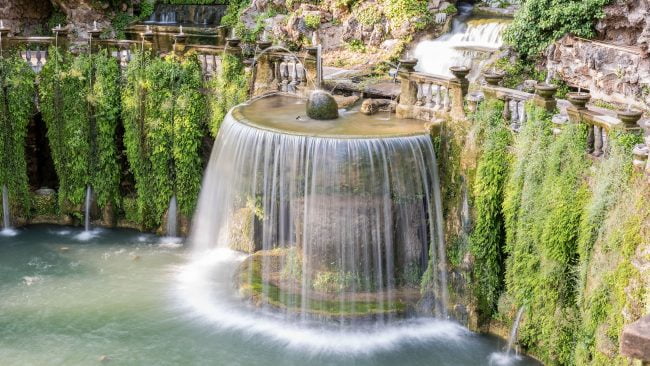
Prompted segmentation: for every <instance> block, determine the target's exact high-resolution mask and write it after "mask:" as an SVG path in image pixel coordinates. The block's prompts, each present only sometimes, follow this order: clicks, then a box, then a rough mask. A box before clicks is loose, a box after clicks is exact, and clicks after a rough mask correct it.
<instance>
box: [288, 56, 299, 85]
mask: <svg viewBox="0 0 650 366" xmlns="http://www.w3.org/2000/svg"><path fill="white" fill-rule="evenodd" d="M296 65H297V62H296V60H292V61H291V63H290V64H289V91H290V92H291V93H295V92H296V86H297V85H298V71H297V69H296Z"/></svg>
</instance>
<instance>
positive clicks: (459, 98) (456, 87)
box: [449, 66, 470, 119]
mask: <svg viewBox="0 0 650 366" xmlns="http://www.w3.org/2000/svg"><path fill="white" fill-rule="evenodd" d="M449 71H451V73H452V74H453V75H454V79H452V80H451V81H450V82H449V91H450V95H451V117H452V118H454V119H463V118H465V96H466V95H467V93H468V92H469V80H467V75H468V74H469V72H470V69H469V68H467V67H464V66H455V67H450V68H449Z"/></svg>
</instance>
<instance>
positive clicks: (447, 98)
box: [443, 86, 451, 112]
mask: <svg viewBox="0 0 650 366" xmlns="http://www.w3.org/2000/svg"><path fill="white" fill-rule="evenodd" d="M443 91H444V93H445V94H444V96H445V99H444V102H443V103H444V107H445V112H451V95H450V94H449V93H450V92H449V88H448V87H446V86H445V87H443Z"/></svg>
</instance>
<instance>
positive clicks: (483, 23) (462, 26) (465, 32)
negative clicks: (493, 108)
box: [413, 4, 508, 79]
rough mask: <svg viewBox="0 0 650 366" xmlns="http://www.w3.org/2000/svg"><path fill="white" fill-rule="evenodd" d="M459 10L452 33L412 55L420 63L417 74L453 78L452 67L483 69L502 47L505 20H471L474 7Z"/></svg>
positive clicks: (423, 42)
mask: <svg viewBox="0 0 650 366" xmlns="http://www.w3.org/2000/svg"><path fill="white" fill-rule="evenodd" d="M459 8H460V15H459V16H458V17H457V18H455V19H454V21H453V24H452V29H451V32H449V33H447V34H444V35H442V36H440V37H438V38H437V39H435V40H428V41H422V42H420V43H418V44H417V46H415V49H414V50H413V54H414V56H415V58H417V59H418V65H417V67H416V69H417V71H421V72H425V73H428V74H434V75H442V76H452V75H451V73H450V72H449V68H450V67H452V66H468V67H469V66H471V67H472V69H473V70H474V69H479V67H476V66H481V63H482V62H484V61H485V60H486V59H487V58H488V57H489V55H490V54H491V53H492V52H494V51H496V50H497V49H499V48H500V47H501V46H502V44H503V41H502V38H501V35H502V33H503V31H504V30H505V28H506V26H507V24H508V22H507V21H506V20H504V19H501V18H493V19H489V18H488V19H485V18H483V19H472V18H471V17H470V16H471V13H472V6H471V5H467V4H463V5H460V6H459ZM477 63H478V65H477ZM470 79H472V75H470Z"/></svg>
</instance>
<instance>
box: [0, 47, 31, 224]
mask: <svg viewBox="0 0 650 366" xmlns="http://www.w3.org/2000/svg"><path fill="white" fill-rule="evenodd" d="M34 79H35V75H34V72H33V71H32V69H31V68H30V67H29V65H27V63H26V62H25V61H23V59H22V58H21V57H20V56H19V55H17V54H12V55H9V56H8V57H0V88H1V89H0V97H1V98H2V100H1V101H0V103H1V106H0V153H1V154H2V165H1V166H0V191H1V190H2V186H6V187H7V190H8V193H9V201H10V204H11V208H12V212H14V214H15V215H21V214H22V215H24V214H26V213H28V212H29V207H30V199H29V185H28V179H27V163H26V161H25V143H26V141H25V139H26V137H27V125H28V124H29V121H30V118H31V116H32V113H33V111H34V104H33V98H34ZM0 215H1V213H0Z"/></svg>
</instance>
